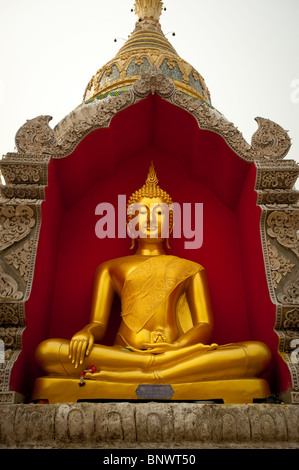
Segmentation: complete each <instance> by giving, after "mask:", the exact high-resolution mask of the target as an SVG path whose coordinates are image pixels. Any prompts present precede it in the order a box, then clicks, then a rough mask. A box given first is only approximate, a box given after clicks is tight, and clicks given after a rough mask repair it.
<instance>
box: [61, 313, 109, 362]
mask: <svg viewBox="0 0 299 470" xmlns="http://www.w3.org/2000/svg"><path fill="white" fill-rule="evenodd" d="M104 333H105V327H104V325H102V324H101V323H97V322H94V323H90V324H89V325H86V326H85V327H84V328H83V329H82V330H80V331H78V333H76V334H75V335H74V336H73V337H72V339H71V341H70V346H69V359H70V360H71V361H72V364H74V366H75V368H77V367H78V366H79V364H83V361H84V358H85V356H88V355H89V354H90V351H91V350H92V348H93V345H94V341H95V339H96V340H100V339H102V337H103V335H104Z"/></svg>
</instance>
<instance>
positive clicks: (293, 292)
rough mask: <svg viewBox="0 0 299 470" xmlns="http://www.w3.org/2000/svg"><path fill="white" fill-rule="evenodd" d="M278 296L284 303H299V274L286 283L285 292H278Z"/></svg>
mask: <svg viewBox="0 0 299 470" xmlns="http://www.w3.org/2000/svg"><path fill="white" fill-rule="evenodd" d="M277 298H278V300H279V301H280V302H282V303H291V304H299V276H297V278H296V279H295V280H294V281H292V282H289V283H288V284H286V285H285V286H284V289H283V292H281V293H280V294H278V296H277Z"/></svg>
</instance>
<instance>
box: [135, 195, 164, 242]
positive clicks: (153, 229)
mask: <svg viewBox="0 0 299 470" xmlns="http://www.w3.org/2000/svg"><path fill="white" fill-rule="evenodd" d="M136 217H137V220H138V224H136V228H137V230H138V235H139V236H138V238H143V239H144V238H146V239H148V240H153V241H159V240H163V239H165V238H167V237H168V235H169V231H170V229H171V227H170V226H169V225H170V224H169V206H168V205H167V204H166V202H165V201H164V200H163V199H162V198H160V197H156V198H149V197H144V198H142V199H140V201H138V211H136Z"/></svg>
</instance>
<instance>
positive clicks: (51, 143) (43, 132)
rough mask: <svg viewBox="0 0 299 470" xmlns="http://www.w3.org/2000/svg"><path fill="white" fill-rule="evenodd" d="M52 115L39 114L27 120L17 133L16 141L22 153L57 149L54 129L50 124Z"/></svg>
mask: <svg viewBox="0 0 299 470" xmlns="http://www.w3.org/2000/svg"><path fill="white" fill-rule="evenodd" d="M51 119H52V117H51V116H38V117H36V118H34V119H30V120H27V122H26V124H24V125H23V126H22V127H21V128H20V129H19V131H18V132H17V134H16V137H15V141H16V146H17V148H18V151H19V152H21V153H40V154H44V153H50V154H51V153H53V152H54V151H55V145H56V142H55V136H54V131H53V129H51V127H50V126H49V122H50V121H51Z"/></svg>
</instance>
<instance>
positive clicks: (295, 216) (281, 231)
mask: <svg viewBox="0 0 299 470" xmlns="http://www.w3.org/2000/svg"><path fill="white" fill-rule="evenodd" d="M267 226H268V229H267V232H268V235H270V236H271V237H273V238H276V239H277V241H278V243H280V244H281V245H282V246H284V247H286V248H289V249H290V250H292V251H293V252H294V253H295V254H296V255H297V256H299V238H298V231H299V211H298V210H295V211H290V210H286V211H274V212H272V213H271V214H270V215H269V217H268V219H267Z"/></svg>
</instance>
